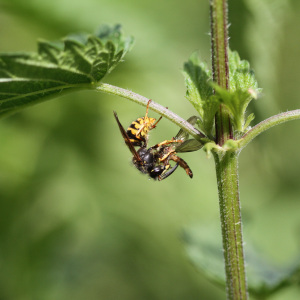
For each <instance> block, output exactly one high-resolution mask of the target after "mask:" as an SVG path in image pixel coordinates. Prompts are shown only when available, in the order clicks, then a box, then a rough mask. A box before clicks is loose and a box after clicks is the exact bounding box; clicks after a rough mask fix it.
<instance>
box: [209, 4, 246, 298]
mask: <svg viewBox="0 0 300 300" xmlns="http://www.w3.org/2000/svg"><path fill="white" fill-rule="evenodd" d="M210 11H211V49H212V69H213V80H214V82H216V83H217V84H218V85H219V86H221V87H222V88H224V89H227V90H229V67H228V33H227V27H228V25H227V1H226V0H211V1H210ZM215 128H216V143H217V144H218V145H219V146H223V145H224V144H225V143H226V142H227V141H228V140H229V139H233V130H232V125H231V122H230V116H229V113H228V111H227V109H226V107H225V106H224V105H222V104H221V105H220V107H219V110H218V111H217V113H216V117H215ZM213 153H214V159H215V165H216V174H217V182H218V192H219V207H220V218H221V228H222V239H223V251H224V260H225V274H226V292H227V298H228V299H230V300H247V299H248V292H247V280H246V273H245V260H244V249H243V238H242V222H241V211H240V201H239V182H238V153H239V152H237V151H230V150H228V151H218V150H215V151H213Z"/></svg>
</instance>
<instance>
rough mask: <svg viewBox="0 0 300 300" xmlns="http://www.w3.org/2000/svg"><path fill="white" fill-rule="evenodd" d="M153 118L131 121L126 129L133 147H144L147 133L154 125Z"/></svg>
mask: <svg viewBox="0 0 300 300" xmlns="http://www.w3.org/2000/svg"><path fill="white" fill-rule="evenodd" d="M155 121H156V119H155V118H148V117H144V118H138V119H137V120H135V121H133V122H132V123H131V124H130V126H129V127H128V129H127V135H128V137H129V139H130V142H131V143H132V145H133V146H139V147H143V146H146V143H147V138H148V132H149V131H150V130H151V129H152V126H153V124H154V123H155Z"/></svg>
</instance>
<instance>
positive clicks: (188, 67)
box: [183, 53, 219, 136]
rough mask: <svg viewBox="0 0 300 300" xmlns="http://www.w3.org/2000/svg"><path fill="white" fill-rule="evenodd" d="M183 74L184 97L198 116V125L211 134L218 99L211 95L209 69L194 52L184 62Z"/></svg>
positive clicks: (208, 134)
mask: <svg viewBox="0 0 300 300" xmlns="http://www.w3.org/2000/svg"><path fill="white" fill-rule="evenodd" d="M183 75H184V77H185V85H186V88H187V91H186V98H187V99H188V100H189V101H190V102H191V104H192V105H193V106H194V108H195V109H196V110H197V112H198V113H199V116H200V122H199V127H200V129H201V130H202V131H203V132H204V133H205V134H206V135H207V136H211V135H212V129H213V124H214V116H215V113H216V111H217V109H218V106H219V101H218V99H217V98H216V97H212V96H213V88H212V85H211V83H210V82H211V80H212V78H211V71H209V70H208V68H207V65H206V64H204V63H201V62H200V60H199V58H198V56H197V54H196V53H194V54H193V55H191V57H190V59H189V61H188V62H186V63H185V64H184V70H183Z"/></svg>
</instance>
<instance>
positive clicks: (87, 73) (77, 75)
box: [0, 25, 133, 115]
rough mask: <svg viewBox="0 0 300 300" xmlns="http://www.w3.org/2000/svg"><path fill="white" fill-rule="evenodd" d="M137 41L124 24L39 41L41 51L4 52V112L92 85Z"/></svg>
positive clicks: (0, 74)
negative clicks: (125, 34)
mask: <svg viewBox="0 0 300 300" xmlns="http://www.w3.org/2000/svg"><path fill="white" fill-rule="evenodd" d="M132 44H133V39H132V38H131V37H129V38H124V37H123V35H122V33H121V27H120V25H116V26H114V27H109V26H102V27H100V29H99V30H98V32H97V33H96V34H85V33H80V34H72V35H69V36H67V37H66V38H64V39H63V40H61V41H57V42H48V41H39V42H38V52H37V53H3V54H0V115H4V114H8V113H12V112H14V111H16V110H19V109H21V108H23V107H26V106H28V105H32V104H35V103H38V102H41V101H43V100H46V99H47V98H51V97H55V96H58V95H61V94H62V93H64V92H70V91H74V90H75V89H78V88H92V86H93V85H94V84H95V83H97V82H99V81H100V80H102V79H103V78H104V76H105V75H107V74H108V73H109V72H111V71H112V70H113V69H114V68H115V67H116V66H117V64H118V63H119V62H120V61H122V59H123V57H124V55H125V54H126V53H127V52H128V51H129V50H130V48H131V46H132Z"/></svg>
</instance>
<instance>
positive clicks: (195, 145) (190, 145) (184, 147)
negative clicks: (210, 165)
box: [175, 139, 203, 152]
mask: <svg viewBox="0 0 300 300" xmlns="http://www.w3.org/2000/svg"><path fill="white" fill-rule="evenodd" d="M202 147H203V144H202V143H201V142H199V141H197V140H195V139H190V140H186V141H184V142H183V143H180V144H179V145H178V146H176V147H175V151H176V152H193V151H197V150H199V149H201V148H202Z"/></svg>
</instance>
